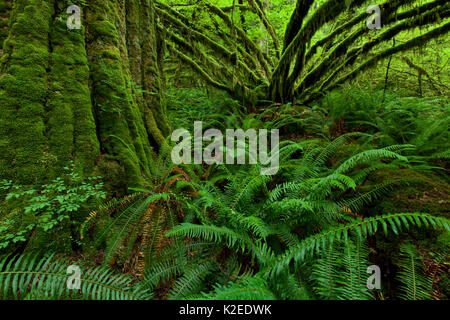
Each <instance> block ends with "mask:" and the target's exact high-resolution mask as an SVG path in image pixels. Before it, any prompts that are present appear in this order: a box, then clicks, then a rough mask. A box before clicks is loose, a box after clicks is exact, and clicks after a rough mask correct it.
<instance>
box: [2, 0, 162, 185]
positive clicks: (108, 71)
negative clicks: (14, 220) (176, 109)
mask: <svg viewBox="0 0 450 320" xmlns="http://www.w3.org/2000/svg"><path fill="white" fill-rule="evenodd" d="M83 2H85V1H78V5H79V6H80V7H81V8H82V28H81V30H76V29H75V30H70V29H69V28H68V27H67V19H68V17H69V14H67V7H68V6H69V5H70V4H71V3H75V4H77V1H65V0H12V1H6V2H5V1H1V4H0V23H1V24H0V41H3V40H4V45H3V51H2V52H1V61H0V108H1V112H0V179H4V178H6V179H10V180H13V181H16V182H19V183H27V184H34V183H42V182H44V181H45V180H46V179H49V178H52V177H55V176H57V175H58V174H59V173H60V172H61V170H62V168H63V167H64V166H65V165H67V163H68V162H69V161H70V160H73V161H75V164H76V165H77V167H78V168H79V170H80V171H81V172H82V173H83V174H101V175H103V176H104V177H105V178H106V180H107V182H109V183H110V184H113V185H114V184H117V186H119V185H120V186H125V187H126V186H133V185H139V184H141V182H142V178H143V176H145V175H146V174H147V175H149V174H151V168H152V158H153V157H154V154H155V149H157V148H158V146H160V145H161V144H162V143H163V142H164V138H165V137H166V136H167V135H168V134H169V131H170V129H169V122H168V120H167V117H166V113H165V107H164V102H163V100H162V99H161V92H160V87H161V84H160V79H161V77H160V74H159V73H160V70H161V69H160V68H159V67H158V64H157V61H158V59H157V57H158V48H157V38H156V32H155V15H154V8H153V1H152V0H102V1H87V6H84V7H83V5H82V3H83Z"/></svg>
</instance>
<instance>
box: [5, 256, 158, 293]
mask: <svg viewBox="0 0 450 320" xmlns="http://www.w3.org/2000/svg"><path fill="white" fill-rule="evenodd" d="M70 265H71V263H70V261H69V260H67V259H61V258H58V257H57V256H54V255H50V256H48V257H45V258H42V259H38V258H37V256H36V255H30V254H28V255H22V256H20V257H13V258H9V257H6V258H2V259H1V260H0V295H1V296H2V298H3V299H7V298H14V299H23V300H37V299H39V300H61V299H68V300H71V299H76V300H79V299H83V300H87V299H96V300H100V299H101V300H145V299H150V298H151V297H152V295H151V294H149V293H148V292H147V291H146V290H144V289H143V288H141V287H139V286H131V284H132V279H131V278H129V277H128V276H126V275H117V274H115V273H113V272H111V270H108V269H107V268H102V267H95V268H92V267H91V268H89V267H87V266H83V265H78V267H80V269H81V268H82V273H81V277H80V282H81V284H80V290H71V289H69V288H68V280H69V276H70V275H71V273H69V272H68V270H69V269H68V267H69V266H70Z"/></svg>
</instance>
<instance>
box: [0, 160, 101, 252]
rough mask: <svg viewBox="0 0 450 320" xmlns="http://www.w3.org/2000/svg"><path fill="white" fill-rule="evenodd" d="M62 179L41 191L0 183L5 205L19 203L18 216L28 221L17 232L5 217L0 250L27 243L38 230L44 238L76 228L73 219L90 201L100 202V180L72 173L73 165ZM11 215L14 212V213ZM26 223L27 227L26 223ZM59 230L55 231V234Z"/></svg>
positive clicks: (52, 182) (59, 178) (45, 186)
mask: <svg viewBox="0 0 450 320" xmlns="http://www.w3.org/2000/svg"><path fill="white" fill-rule="evenodd" d="M64 169H65V170H66V171H67V172H66V175H65V176H61V177H58V178H56V179H54V180H52V181H51V182H50V183H48V184H46V185H43V186H42V188H41V189H39V190H35V189H27V188H24V187H22V186H20V185H14V184H13V183H12V181H6V180H5V181H3V182H2V183H1V185H0V186H1V190H2V193H5V194H6V196H5V200H6V202H13V203H19V202H20V203H22V206H23V208H17V209H16V210H19V211H20V214H21V215H23V216H25V217H29V218H27V219H24V220H23V221H22V222H21V223H20V225H19V226H18V229H17V223H18V222H19V221H16V223H13V219H12V218H13V217H14V216H12V217H11V218H10V217H8V216H6V217H5V220H4V221H3V222H2V224H3V225H2V226H1V227H0V249H4V248H6V247H8V246H9V245H11V244H15V243H18V242H22V241H27V240H28V236H29V234H30V233H31V232H32V231H33V230H35V229H37V230H42V231H43V232H44V234H47V235H48V234H49V233H51V232H58V231H61V229H62V226H63V225H64V224H69V225H71V224H76V220H74V219H75V217H74V215H75V214H76V213H77V212H78V211H80V209H81V208H82V207H83V206H84V205H86V203H87V202H89V201H91V200H97V202H100V201H102V200H103V199H105V198H106V193H105V192H104V191H103V190H102V189H103V183H102V182H99V180H100V179H101V177H90V178H88V179H87V180H84V179H83V178H82V177H81V176H80V175H79V174H77V173H75V172H74V165H73V164H71V165H70V167H65V168H64ZM13 214H14V211H13ZM27 221H28V223H27ZM55 229H58V230H55Z"/></svg>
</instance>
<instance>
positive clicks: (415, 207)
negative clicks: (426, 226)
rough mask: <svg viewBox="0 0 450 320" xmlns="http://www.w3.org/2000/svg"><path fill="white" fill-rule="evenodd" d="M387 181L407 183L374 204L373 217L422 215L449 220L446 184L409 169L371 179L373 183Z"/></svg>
mask: <svg viewBox="0 0 450 320" xmlns="http://www.w3.org/2000/svg"><path fill="white" fill-rule="evenodd" d="M388 180H404V181H409V186H402V187H401V188H397V189H395V190H394V191H393V192H392V193H391V194H389V196H388V197H386V198H384V199H382V200H381V201H380V202H378V203H377V204H376V207H375V209H374V211H375V212H376V213H377V214H381V213H383V214H386V213H397V212H424V213H430V214H433V215H439V216H444V217H447V218H448V217H449V212H450V196H449V194H450V188H449V185H448V184H447V183H445V182H443V181H440V180H439V179H438V178H436V177H429V176H426V175H424V174H421V173H419V172H415V171H412V170H409V169H404V170H393V169H391V170H384V171H383V172H381V173H378V174H377V175H376V177H375V181H376V182H382V181H388Z"/></svg>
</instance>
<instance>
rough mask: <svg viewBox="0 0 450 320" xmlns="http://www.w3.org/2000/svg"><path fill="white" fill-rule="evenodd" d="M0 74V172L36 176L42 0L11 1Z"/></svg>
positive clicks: (44, 35) (44, 51)
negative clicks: (7, 33)
mask: <svg viewBox="0 0 450 320" xmlns="http://www.w3.org/2000/svg"><path fill="white" fill-rule="evenodd" d="M11 19H12V21H11V29H10V34H9V37H8V39H7V40H6V41H5V45H4V54H3V56H2V66H1V69H2V73H3V76H2V77H1V78H0V105H1V106H2V112H1V113H0V132H1V133H2V134H1V135H0V177H8V178H12V179H14V180H18V181H21V182H23V183H36V182H39V181H41V180H42V177H43V175H44V174H43V171H44V165H43V161H44V162H45V160H44V155H45V154H44V152H45V148H44V146H45V135H44V134H45V123H44V115H45V99H46V96H47V87H46V86H47V69H48V68H49V52H48V43H49V39H48V34H49V30H50V23H49V21H50V20H51V10H50V6H49V4H48V2H47V1H43V0H31V1H16V3H15V6H14V9H13V12H12V16H11Z"/></svg>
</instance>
